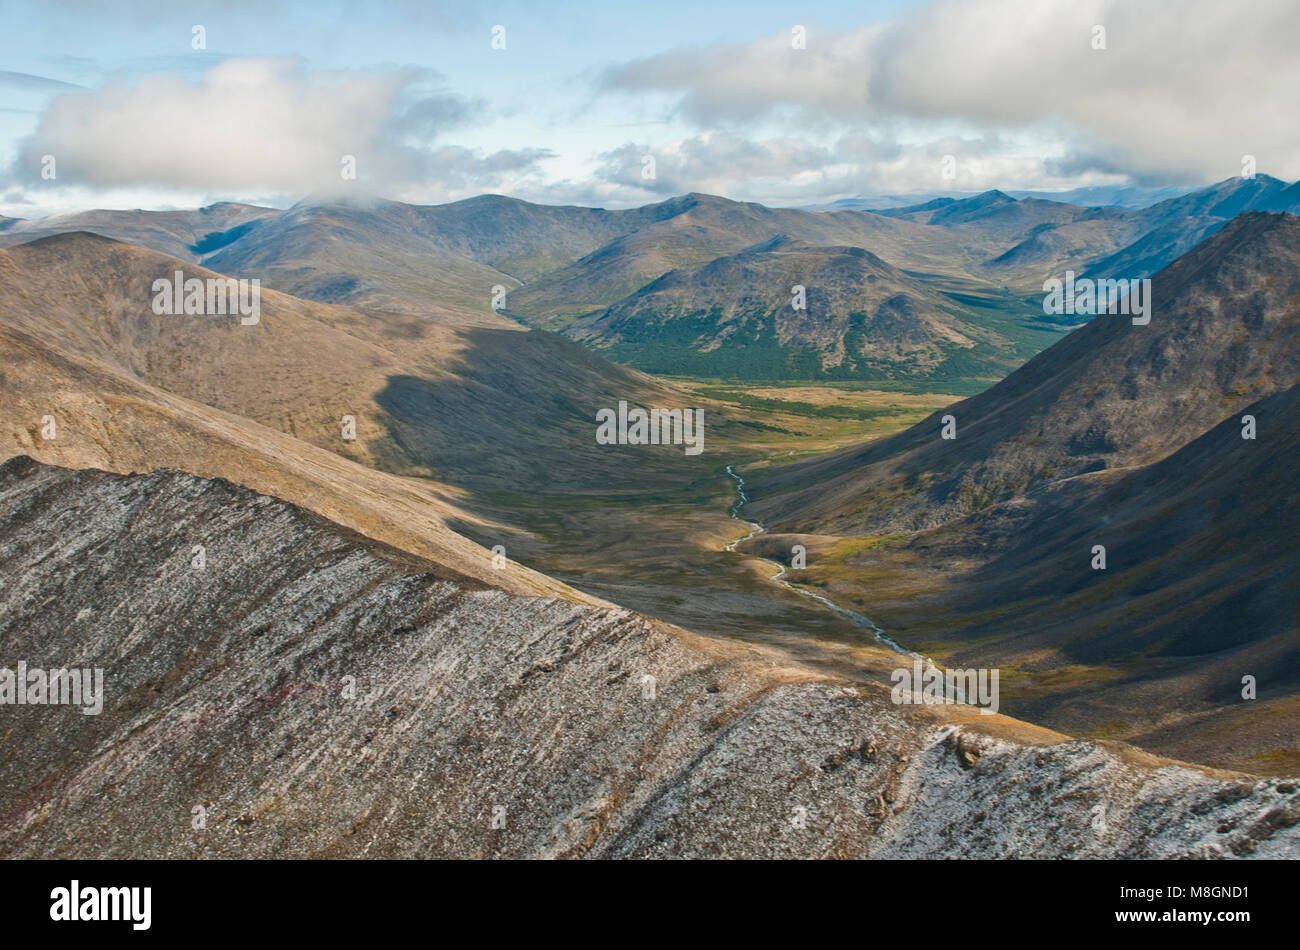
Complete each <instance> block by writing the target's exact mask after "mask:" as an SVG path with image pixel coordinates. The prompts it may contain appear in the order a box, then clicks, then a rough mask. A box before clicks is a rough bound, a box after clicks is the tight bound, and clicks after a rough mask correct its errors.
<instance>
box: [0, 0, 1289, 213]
mask: <svg viewBox="0 0 1300 950" xmlns="http://www.w3.org/2000/svg"><path fill="white" fill-rule="evenodd" d="M0 22H3V23H4V25H5V29H4V31H3V33H0V214H5V215H8V216H22V217H32V216H37V215H41V214H46V213H57V212H61V211H69V210H75V209H80V208H86V207H147V208H166V207H182V206H194V205H196V204H201V203H207V202H210V201H213V200H226V199H234V200H249V201H256V202H262V203H272V204H279V205H284V204H287V203H291V202H292V201H296V200H298V199H299V198H301V197H303V196H304V195H306V194H309V193H311V194H329V195H332V194H335V193H339V194H344V195H346V194H354V195H357V196H380V197H389V198H397V199H401V200H410V201H421V202H436V201H445V200H451V199H454V198H458V197H465V196H467V195H471V194H476V193H480V192H483V191H497V192H504V193H508V194H515V195H518V196H520V197H525V198H529V199H532V200H540V201H551V202H575V203H586V204H600V205H605V206H611V207H614V206H627V205H634V204H640V203H644V202H646V201H651V200H657V199H658V198H662V197H665V196H667V195H670V194H675V193H681V192H683V191H688V190H701V191H710V192H715V193H720V194H725V195H727V196H729V197H733V198H740V199H747V200H763V201H768V202H772V203H780V204H794V203H817V202H822V201H830V200H834V199H836V198H840V197H848V196H852V195H857V194H884V193H925V192H931V191H941V190H953V191H970V190H980V189H983V188H987V187H1001V188H1007V189H1015V188H1026V189H1028V188H1044V189H1054V188H1061V189H1064V188H1069V187H1074V186H1078V185H1095V184H1124V183H1140V184H1199V183H1204V182H1208V181H1214V180H1219V179H1222V178H1226V177H1229V176H1230V175H1233V174H1235V173H1237V171H1238V170H1239V165H1240V161H1241V158H1242V156H1243V155H1246V154H1252V155H1255V156H1256V157H1257V161H1258V164H1259V168H1260V171H1263V172H1270V173H1272V174H1275V175H1278V176H1279V177H1288V178H1294V177H1300V147H1297V141H1296V132H1295V131H1294V129H1295V123H1294V121H1293V120H1292V111H1293V108H1294V102H1295V101H1296V96H1297V93H1298V92H1300V70H1298V68H1297V66H1296V65H1295V62H1294V60H1295V59H1296V58H1295V57H1294V55H1293V51H1292V49H1291V45H1292V42H1293V38H1294V37H1295V36H1296V35H1300V30H1297V27H1298V26H1300V16H1298V14H1297V5H1296V4H1294V3H1290V2H1286V0H1244V2H1243V3H1240V4H1235V5H1225V4H1222V3H1218V2H1210V0H1073V2H1065V0H1059V2H1058V0H924V2H920V0H918V2H910V3H904V2H871V0H856V2H838V0H836V2H812V3H778V2H743V3H742V2H720V3H707V2H694V3H687V2H654V3H647V4H636V3H609V2H604V3H594V2H592V3H588V2H565V3H555V4H539V3H515V2H503V3H486V4H464V3H463V4H443V5H439V4H437V3H388V4H384V3H371V4H363V3H343V2H333V3H329V2H327V3H320V2H310V3H279V4H276V3H270V4H267V3H252V2H244V0H222V2H215V3H185V2H176V3H172V2H155V0H149V2H138V3H134V4H130V3H124V4H114V5H113V6H112V9H111V10H105V9H103V8H102V5H100V4H96V3H91V2H71V3H58V2H45V3H39V4H38V3H26V2H15V0H0ZM195 25H201V26H203V28H204V31H205V46H206V48H205V49H201V50H196V49H193V48H192V28H193V27H194V26H195ZM497 25H500V26H504V27H505V49H493V48H492V30H493V28H494V27H495V26H497ZM795 27H802V28H803V29H804V31H805V35H806V41H805V42H804V43H803V45H802V46H801V47H800V46H799V44H798V43H797V41H795V39H794V33H793V31H794V29H795ZM1097 27H1102V28H1103V29H1104V31H1105V37H1104V41H1103V44H1102V47H1101V48H1098V46H1097V42H1096V29H1097ZM344 155H350V156H353V157H354V158H355V160H356V168H357V175H356V178H355V180H353V179H345V178H343V177H342V175H341V174H340V172H339V167H340V163H341V161H342V157H343V156H344ZM47 156H52V157H53V159H54V166H55V169H56V172H55V175H54V177H53V178H52V179H51V178H49V177H42V175H41V172H42V169H43V168H44V167H45V166H44V165H43V164H42V163H43V162H44V161H45V159H46V157H47ZM647 158H652V159H653V161H654V175H653V177H647V174H646V165H647ZM945 162H946V164H945ZM945 167H946V168H947V169H948V171H947V172H945V171H944V169H945Z"/></svg>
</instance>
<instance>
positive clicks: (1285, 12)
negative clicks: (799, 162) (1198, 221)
mask: <svg viewBox="0 0 1300 950" xmlns="http://www.w3.org/2000/svg"><path fill="white" fill-rule="evenodd" d="M1098 26H1100V27H1104V29H1105V49H1095V48H1094V44H1093V38H1094V28H1095V27H1098ZM1298 35H1300V4H1296V3H1294V2H1293V0H1240V2H1237V3H1232V4H1225V3H1222V2H1221V0H1179V2H1178V3H1175V4H1170V3H1167V2H1159V0H1126V2H1123V3H1120V2H1116V0H1071V2H1066V0H932V2H930V3H927V4H925V5H924V6H922V7H919V8H915V9H914V10H913V11H911V12H909V13H906V14H903V15H902V16H901V17H899V18H897V19H895V20H894V21H892V22H890V23H888V24H886V25H884V26H883V27H882V26H875V27H871V28H868V29H863V30H858V31H853V32H849V33H843V34H818V33H816V32H815V31H812V30H810V31H809V34H808V42H807V48H806V49H804V50H795V49H792V48H791V44H790V38H789V36H788V35H787V34H785V33H782V34H778V35H776V36H774V37H769V38H767V39H764V40H760V41H756V42H753V43H748V44H737V45H730V46H717V47H710V48H699V49H688V50H681V51H675V52H669V53H664V54H661V55H658V56H653V57H649V58H646V59H642V60H638V61H636V62H632V63H628V64H625V65H622V66H618V67H615V68H611V69H608V70H606V71H605V72H604V73H603V74H602V75H601V76H600V78H599V81H598V85H599V87H600V88H601V89H602V90H603V91H605V92H610V93H615V92H619V93H637V94H643V93H647V92H650V93H660V94H664V95H668V96H671V97H673V103H672V106H671V110H672V111H673V113H674V114H676V115H679V116H682V117H684V118H686V119H689V120H691V121H693V122H695V123H697V124H698V125H700V126H701V127H708V128H712V127H729V128H738V127H745V126H747V125H753V124H757V123H760V122H763V121H770V120H773V119H779V118H781V117H782V116H783V115H793V116H797V117H799V118H800V119H801V120H802V121H806V122H818V121H824V120H826V119H835V120H840V121H843V120H846V119H847V120H853V119H857V120H859V121H863V122H867V123H878V124H891V123H892V124H897V123H898V122H908V123H935V124H939V123H944V122H953V121H957V122H961V123H964V124H966V125H967V127H969V128H974V129H981V130H994V131H996V130H1017V129H1019V130H1025V129H1033V130H1035V131H1036V132H1037V133H1038V134H1050V135H1052V136H1053V138H1054V141H1055V142H1056V143H1057V144H1058V145H1059V146H1060V149H1061V150H1063V151H1078V152H1081V153H1092V154H1094V155H1102V154H1105V155H1107V156H1109V159H1108V161H1107V162H1106V164H1108V165H1109V166H1110V167H1111V168H1113V169H1122V170H1123V171H1124V172H1125V173H1127V174H1130V175H1137V176H1153V175H1155V176H1161V175H1163V176H1165V177H1174V178H1178V177H1184V178H1185V177H1187V176H1197V177H1202V178H1225V177H1228V176H1229V175H1231V174H1233V173H1234V172H1235V171H1237V170H1238V169H1239V167H1240V160H1241V156H1242V155H1243V154H1253V155H1255V156H1256V157H1257V159H1258V161H1259V167H1260V168H1261V169H1267V170H1269V171H1270V172H1272V173H1273V174H1277V175H1281V176H1283V177H1291V178H1294V177H1300V131H1298V127H1297V125H1296V123H1295V122H1294V121H1292V118H1291V116H1292V114H1293V111H1294V108H1295V102H1296V101H1297V99H1300V57H1296V56H1295V52H1294V46H1295V37H1296V36H1298Z"/></svg>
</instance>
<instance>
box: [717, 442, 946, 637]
mask: <svg viewBox="0 0 1300 950" xmlns="http://www.w3.org/2000/svg"><path fill="white" fill-rule="evenodd" d="M727 474H728V475H729V476H731V478H733V479H734V480H735V482H736V501H735V502H734V503H733V504H732V506H731V509H730V510H729V511H728V512H727V513H728V514H729V515H731V517H733V518H735V519H736V520H737V521H740V522H742V523H744V524H747V525H749V527H750V529H751V530H750V532H749V534H747V535H745V536H744V537H743V538H737V539H736V540H734V541H731V542H729V543H728V544H727V546H726V550H728V551H734V550H736V545H738V544H740V543H741V542H742V541H748V540H749V539H750V538H752V537H754V536H756V535H760V534H763V533H764V532H765V531H766V530H767V529H766V528H764V527H763V526H762V525H761V524H759V523H758V522H757V521H750V520H748V519H746V518H742V517H741V516H740V509H741V508H743V507H745V503H746V502H748V501H749V496H748V495H746V494H745V480H744V479H743V478H741V477H740V476H739V475H738V474H736V470H735V469H734V468H732V467H731V466H730V465H728V466H727ZM753 556H754V557H759V556H758V555H753ZM759 560H762V561H767V563H768V564H771V565H773V566H774V567H775V568H776V569H777V572H776V573H775V574H773V575H772V577H771V580H774V581H776V582H777V583H778V584H781V585H783V586H784V587H786V588H787V589H789V590H792V591H794V592H795V593H796V594H800V595H802V596H804V597H807V598H809V599H811V600H815V601H817V603H819V604H821V605H822V606H823V607H825V608H826V609H827V610H829V611H831V612H832V613H834V614H836V615H837V616H839V617H843V618H844V619H845V620H847V621H849V622H850V623H853V624H856V625H857V626H859V627H862V628H863V629H866V630H870V631H871V633H872V635H873V636H874V637H875V638H876V640H877V641H879V642H880V643H882V644H884V645H885V646H887V647H889V649H891V650H893V651H894V652H895V653H901V654H902V655H903V656H911V657H921V659H925V657H923V656H921V654H919V653H915V652H913V651H911V650H907V649H904V648H903V647H901V646H899V645H898V644H897V643H895V642H894V641H893V640H892V639H890V638H889V637H888V636H887V635H886V634H885V631H883V630H881V629H880V628H879V627H878V626H876V625H875V623H874V622H873V621H872V620H871V618H870V617H867V616H865V615H864V614H860V613H858V612H857V611H856V610H849V609H848V608H847V607H841V606H840V605H839V604H837V603H835V601H833V600H831V599H830V598H829V597H826V596H823V595H822V594H818V593H817V592H815V591H811V590H807V589H805V588H803V587H796V586H795V585H794V584H791V583H790V582H789V581H788V580H786V579H785V575H786V569H785V565H783V564H781V563H780V562H779V561H774V560H772V559H771V558H767V557H759Z"/></svg>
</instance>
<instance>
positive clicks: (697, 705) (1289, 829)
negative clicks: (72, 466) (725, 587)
mask: <svg viewBox="0 0 1300 950" xmlns="http://www.w3.org/2000/svg"><path fill="white" fill-rule="evenodd" d="M196 547H202V549H203V551H202V559H201V561H200V560H196V558H198V552H196V550H195V548H196ZM200 563H201V565H202V566H201V567H200V566H199V565H200ZM0 570H2V571H3V575H4V576H5V577H6V578H7V579H8V580H7V583H6V584H5V585H4V587H3V589H0V665H3V666H5V667H6V668H8V669H11V670H12V669H16V666H17V663H18V661H20V660H21V661H24V662H26V664H27V665H28V667H29V668H60V667H73V666H76V667H88V668H96V667H98V668H101V669H103V670H104V676H105V699H104V704H103V710H102V712H101V713H100V714H99V715H85V714H83V713H82V711H81V710H79V709H78V708H76V707H73V706H57V705H24V706H17V705H4V706H0V736H2V737H3V746H4V748H5V749H6V750H7V751H9V753H10V754H7V755H5V756H4V757H3V758H2V759H0V854H3V855H6V856H17V857H72V856H85V857H90V856H94V857H101V856H102V857H191V856H194V857H295V856H311V857H433V856H462V857H491V856H509V857H523V856H529V857H582V856H594V857H615V856H655V857H658V856H693V857H707V856H726V857H747V856H752V857H802V856H807V857H839V856H843V857H860V856H880V857H914V856H953V855H966V856H1001V855H1012V854H1021V855H1026V856H1028V855H1033V856H1040V857H1051V856H1060V855H1088V856H1101V855H1123V856H1177V855H1193V856H1220V855H1221V856H1249V855H1256V856H1260V855H1267V856H1281V855H1287V856H1296V855H1297V854H1300V829H1298V828H1297V826H1296V824H1297V819H1298V818H1300V791H1298V788H1300V787H1298V786H1297V784H1296V783H1292V782H1286V781H1282V780H1276V779H1270V780H1255V779H1251V778H1247V777H1244V776H1240V775H1232V774H1227V773H1222V774H1216V773H1209V772H1205V771H1203V770H1198V769H1193V768H1190V767H1186V766H1182V765H1178V764H1176V763H1170V762H1166V761H1163V760H1156V759H1153V758H1151V757H1149V756H1144V755H1141V754H1138V753H1134V752H1133V751H1132V750H1128V749H1126V748H1124V747H1120V746H1103V745H1099V744H1097V743H1086V742H1054V741H1050V740H1048V739H1046V738H1044V739H1041V740H1036V741H1014V740H1012V739H1009V738H1006V735H1007V729H1006V728H1005V721H1003V720H1001V717H987V720H988V721H985V720H984V719H981V717H980V716H978V715H975V714H969V715H965V714H963V713H964V711H963V710H962V709H961V708H960V707H953V708H951V709H949V710H947V712H948V713H949V716H948V721H943V720H941V719H939V718H936V717H934V716H931V715H929V714H926V713H923V712H912V711H910V709H909V708H906V707H897V706H893V705H891V704H890V702H889V700H888V693H887V691H886V690H884V689H883V688H879V687H875V686H872V685H863V684H857V685H849V684H846V683H842V682H836V681H834V680H831V679H828V678H826V677H823V676H816V675H813V674H812V673H810V672H808V671H806V670H803V669H800V668H798V667H796V666H793V665H791V664H789V663H788V662H785V661H782V660H780V659H779V658H778V657H776V656H775V655H774V654H771V653H768V652H764V651H761V650H759V649H757V648H750V647H743V646H740V645H736V644H733V643H721V642H716V641H711V640H707V639H704V638H699V637H695V636H693V635H691V634H688V633H685V632H684V631H681V630H677V629H674V628H670V627H667V626H665V625H662V624H659V623H657V622H653V621H650V620H647V619H646V618H643V617H640V616H637V615H635V614H631V613H629V612H627V611H624V610H616V609H606V608H600V607H595V606H591V605H584V604H579V603H575V602H570V601H567V600H563V599H559V598H547V599H543V598H529V597H522V596H517V595H512V594H507V593H505V592H503V591H499V590H494V589H492V588H490V587H487V586H485V585H484V584H483V583H481V582H479V581H476V580H473V579H470V578H468V577H465V576H458V575H456V574H454V573H452V572H451V571H449V570H447V569H445V568H443V567H439V566H437V565H434V564H432V563H430V562H426V561H422V560H420V559H417V558H415V557H413V556H411V555H409V554H406V553H404V552H400V551H397V550H396V549H393V548H389V547H386V546H384V545H381V544H379V543H377V542H374V541H371V540H369V539H367V538H365V537H362V536H359V535H356V534H353V533H350V532H348V531H346V530H344V529H341V528H339V527H338V526H336V525H333V524H332V523H330V522H328V521H325V520H324V519H322V518H320V517H318V516H315V515H312V514H309V513H307V512H305V511H303V510H301V509H298V508H295V507H294V506H292V505H289V504H287V503H285V502H281V501H279V500H277V499H274V498H271V497H268V496H264V495H258V494H256V493H254V492H251V491H249V490H247V489H244V488H239V487H236V486H233V485H231V484H229V483H227V482H224V481H221V480H205V479H199V478H195V477H193V476H190V475H185V474H180V473H175V472H166V471H162V472H155V473H153V474H149V475H141V476H120V475H112V474H108V473H104V472H97V471H70V470H66V469H60V468H55V467H52V466H43V465H40V464H38V463H35V462H33V461H31V460H30V459H26V458H17V459H12V460H10V461H9V462H7V463H5V464H4V465H3V466H0ZM999 723H1002V725H1001V726H1000V725H999Z"/></svg>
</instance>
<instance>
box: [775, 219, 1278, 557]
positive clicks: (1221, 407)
mask: <svg viewBox="0 0 1300 950" xmlns="http://www.w3.org/2000/svg"><path fill="white" fill-rule="evenodd" d="M1153 297H1154V312H1153V315H1152V317H1151V322H1150V324H1149V325H1147V326H1134V325H1132V323H1131V322H1130V320H1129V318H1128V317H1125V316H1115V315H1109V316H1102V317H1098V318H1096V319H1094V320H1093V321H1092V322H1091V323H1089V324H1088V325H1086V326H1084V327H1081V328H1079V329H1078V330H1075V331H1074V332H1072V333H1070V334H1069V335H1068V336H1066V337H1065V338H1064V339H1062V340H1060V341H1059V342H1057V343H1056V344H1055V345H1053V346H1052V347H1050V348H1049V349H1047V350H1046V351H1044V352H1043V353H1041V354H1039V355H1038V356H1037V357H1035V358H1034V359H1032V360H1030V361H1029V362H1028V363H1027V364H1025V365H1024V366H1023V367H1021V368H1020V369H1019V370H1017V371H1016V372H1014V373H1012V374H1011V375H1010V376H1008V377H1007V378H1006V379H1004V380H1003V381H1002V382H1000V383H998V384H997V385H995V386H993V387H991V388H990V389H988V390H986V391H985V392H983V393H981V394H980V395H978V396H974V397H972V398H970V399H967V400H965V401H963V402H961V403H957V404H956V405H954V406H951V407H949V408H948V409H946V410H944V412H943V413H937V414H935V415H934V416H932V417H931V418H929V419H927V420H926V421H924V422H922V423H920V424H918V425H917V426H916V427H914V428H912V429H910V430H908V431H907V432H905V433H902V434H900V435H898V436H896V437H894V438H892V439H890V440H888V441H886V442H883V443H880V444H877V445H872V446H869V447H867V448H864V449H856V450H849V451H847V452H844V453H841V454H839V455H836V456H832V457H829V458H826V459H822V460H819V461H816V462H813V463H809V464H807V465H803V466H795V467H792V468H790V469H788V470H785V471H782V472H777V473H773V474H772V476H771V477H770V478H766V479H765V480H764V481H763V482H762V483H761V484H759V485H758V486H757V487H756V489H755V492H754V498H755V502H754V508H753V511H754V512H755V513H756V514H758V515H759V516H760V518H761V519H762V520H765V521H774V522H780V523H781V524H782V525H783V526H784V527H786V528H789V529H791V530H813V531H818V530H826V531H830V532H831V533H837V534H858V533H870V532H880V531H893V530H909V529H914V528H921V527H931V526H934V525H936V524H939V523H942V522H943V521H946V520H949V519H950V518H953V517H960V516H961V515H964V514H966V513H968V512H970V511H973V510H978V509H979V508H981V507H985V506H987V505H989V504H991V503H993V502H996V501H999V500H1003V499H1007V498H1010V497H1014V496H1015V495H1017V494H1021V493H1023V492H1025V491H1029V490H1032V489H1034V488H1035V487H1037V486H1039V485H1042V484H1046V483H1048V482H1051V481H1054V480H1059V479H1063V478H1068V477H1071V476H1075V475H1080V474H1084V473H1087V472H1095V471H1101V470H1106V469H1114V468H1123V467H1128V466H1133V465H1141V464H1147V463H1150V462H1153V461H1157V460H1159V459H1160V458H1163V457H1164V456H1166V455H1168V454H1169V453H1171V452H1173V451H1176V450H1177V449H1178V448H1180V447H1181V446H1183V445H1185V444H1187V443H1188V442H1190V441H1191V440H1192V439H1194V438H1196V437H1197V436H1199V435H1201V434H1202V433H1204V432H1205V431H1207V430H1208V429H1210V428H1211V427H1213V426H1214V425H1217V424H1218V423H1219V422H1220V421H1222V420H1223V419H1225V418H1226V417H1228V416H1230V415H1231V414H1233V413H1234V412H1236V411H1238V410H1239V409H1241V408H1242V407H1243V406H1246V405H1249V404H1250V403H1252V402H1254V401H1256V400H1258V399H1259V398H1261V397H1262V396H1264V395H1267V394H1269V393H1272V392H1277V391H1279V390H1282V389H1285V388H1289V387H1290V386H1292V385H1294V384H1295V383H1296V382H1298V381H1300V303H1298V301H1300V219H1298V218H1296V217H1294V216H1292V215H1270V214H1261V213H1250V214H1246V215H1242V216H1239V217H1238V218H1236V219H1234V220H1233V222H1232V223H1231V224H1230V225H1229V226H1228V227H1227V228H1224V229H1223V230H1222V231H1221V232H1220V233H1219V234H1217V235H1216V236H1215V237H1214V238H1213V239H1211V240H1210V241H1207V242H1206V243H1205V244H1203V245H1201V246H1200V247H1198V248H1196V249H1195V250H1194V251H1192V252H1191V253H1189V254H1187V255H1185V256H1184V257H1183V258H1181V259H1179V260H1178V261H1177V262H1176V263H1175V264H1173V265H1170V266H1169V267H1168V268H1166V269H1165V270H1164V271H1162V272H1161V273H1160V274H1159V275H1157V276H1156V278H1155V279H1154V282H1153ZM948 414H951V415H952V416H953V417H954V418H955V419H956V423H957V438H956V439H955V440H951V441H949V440H944V439H941V438H940V428H941V419H940V416H941V415H948ZM868 486H869V487H868ZM796 513H797V514H796Z"/></svg>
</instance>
